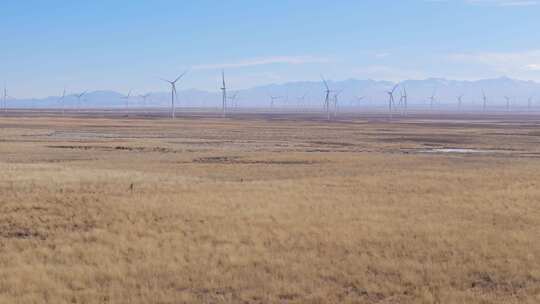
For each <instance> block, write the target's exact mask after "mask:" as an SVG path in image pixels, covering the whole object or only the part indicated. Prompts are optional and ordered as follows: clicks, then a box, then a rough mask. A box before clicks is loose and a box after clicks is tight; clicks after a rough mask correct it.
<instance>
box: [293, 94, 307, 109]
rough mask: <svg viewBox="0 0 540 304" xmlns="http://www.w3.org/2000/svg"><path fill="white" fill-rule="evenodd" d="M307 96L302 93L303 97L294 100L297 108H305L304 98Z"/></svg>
mask: <svg viewBox="0 0 540 304" xmlns="http://www.w3.org/2000/svg"><path fill="white" fill-rule="evenodd" d="M307 95H308V93H304V95H302V96H300V97H297V98H296V100H297V102H298V106H299V107H301V108H304V107H305V106H306V97H307Z"/></svg>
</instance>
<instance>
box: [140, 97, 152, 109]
mask: <svg viewBox="0 0 540 304" xmlns="http://www.w3.org/2000/svg"><path fill="white" fill-rule="evenodd" d="M150 95H151V94H150V93H146V94H141V95H139V97H140V98H142V100H143V107H145V108H146V100H147V99H148V97H150Z"/></svg>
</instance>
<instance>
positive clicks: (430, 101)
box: [429, 89, 437, 109]
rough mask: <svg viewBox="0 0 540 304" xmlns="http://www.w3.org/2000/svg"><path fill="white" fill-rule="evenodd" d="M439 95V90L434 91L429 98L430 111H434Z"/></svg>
mask: <svg viewBox="0 0 540 304" xmlns="http://www.w3.org/2000/svg"><path fill="white" fill-rule="evenodd" d="M436 93H437V89H434V90H433V93H432V94H431V96H430V97H429V107H430V109H433V105H434V104H435V101H436V97H435V94H436Z"/></svg>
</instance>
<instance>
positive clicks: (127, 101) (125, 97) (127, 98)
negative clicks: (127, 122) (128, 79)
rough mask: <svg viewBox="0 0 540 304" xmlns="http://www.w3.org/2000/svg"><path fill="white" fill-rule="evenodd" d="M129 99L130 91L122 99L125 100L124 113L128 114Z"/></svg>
mask: <svg viewBox="0 0 540 304" xmlns="http://www.w3.org/2000/svg"><path fill="white" fill-rule="evenodd" d="M130 98H131V90H129V92H128V93H127V95H126V96H123V97H122V99H125V100H126V111H127V112H129V99H130Z"/></svg>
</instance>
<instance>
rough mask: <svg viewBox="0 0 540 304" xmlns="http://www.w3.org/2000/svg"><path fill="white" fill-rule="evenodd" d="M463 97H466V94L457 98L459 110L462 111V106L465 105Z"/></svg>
mask: <svg viewBox="0 0 540 304" xmlns="http://www.w3.org/2000/svg"><path fill="white" fill-rule="evenodd" d="M463 96H465V95H464V94H461V95H459V96H458V97H457V100H458V109H459V110H460V111H461V106H462V105H463Z"/></svg>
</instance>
